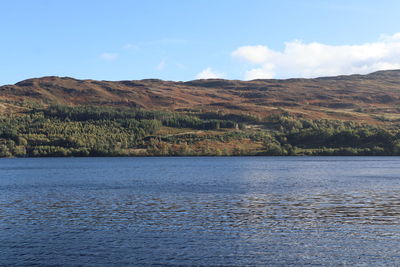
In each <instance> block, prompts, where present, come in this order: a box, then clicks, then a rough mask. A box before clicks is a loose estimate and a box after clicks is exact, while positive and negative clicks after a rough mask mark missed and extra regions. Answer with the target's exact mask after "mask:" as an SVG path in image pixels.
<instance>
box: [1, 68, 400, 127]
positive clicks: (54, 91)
mask: <svg viewBox="0 0 400 267" xmlns="http://www.w3.org/2000/svg"><path fill="white" fill-rule="evenodd" d="M24 101H25V102H26V101H30V102H38V103H42V104H62V105H71V106H74V105H94V106H102V105H106V106H123V107H131V108H141V109H146V110H168V111H181V110H202V111H212V112H227V113H247V114H254V115H259V116H267V115H269V114H271V113H277V112H278V113H282V112H288V113H292V114H295V115H300V116H304V117H308V118H313V119H316V118H327V119H342V120H354V121H361V122H367V123H372V124H379V123H382V122H383V121H384V120H383V119H382V117H385V116H386V117H387V119H388V120H389V121H390V120H397V119H400V114H399V110H398V109H399V105H400V70H385V71H377V72H373V73H370V74H366V75H360V74H353V75H340V76H330V77H319V78H307V79H303V78H291V79H257V80H251V81H241V80H225V79H200V80H192V81H186V82H184V81H177V82H175V81H164V80H159V79H143V80H122V81H105V80H92V79H84V80H80V79H75V78H71V77H58V76H45V77H41V78H31V79H26V80H23V81H20V82H17V83H15V84H13V85H3V86H0V102H1V103H3V105H6V106H7V104H9V103H20V102H24ZM11 107H12V105H9V106H8V108H11ZM4 110H5V109H4V108H3V111H4Z"/></svg>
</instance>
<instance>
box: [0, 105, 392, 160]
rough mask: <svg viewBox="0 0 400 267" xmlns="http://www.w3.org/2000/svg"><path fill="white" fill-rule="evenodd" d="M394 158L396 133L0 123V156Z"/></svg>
mask: <svg viewBox="0 0 400 267" xmlns="http://www.w3.org/2000/svg"><path fill="white" fill-rule="evenodd" d="M259 155H260V156H298V155H299V156H300V155H326V156H331V155H342V156H352V155H366V156H377V155H382V156H391V155H400V131H399V130H398V128H397V127H378V126H374V125H366V124H362V123H356V122H351V121H340V120H327V119H323V120H311V119H306V118H302V117H299V116H294V115H291V114H272V115H269V116H266V117H259V116H254V115H250V114H230V113H223V112H199V111H186V112H170V111H148V110H140V109H134V108H125V107H124V108H121V107H119V108H116V107H99V106H75V107H71V106H63V105H50V106H47V107H44V106H40V107H34V108H31V109H29V110H26V111H24V112H22V113H18V114H11V115H7V116H6V115H2V116H0V157H89V156H90V157H97V156H259Z"/></svg>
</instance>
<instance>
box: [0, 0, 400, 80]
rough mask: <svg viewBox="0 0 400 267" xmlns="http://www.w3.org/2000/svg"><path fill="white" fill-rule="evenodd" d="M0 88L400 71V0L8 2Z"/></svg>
mask: <svg viewBox="0 0 400 267" xmlns="http://www.w3.org/2000/svg"><path fill="white" fill-rule="evenodd" d="M0 9H1V11H2V12H1V16H0V34H1V35H0V36H1V37H0V64H1V65H0V84H13V83H16V82H18V81H21V80H24V79H28V78H34V77H42V76H63V77H65V76H69V77H74V78H78V79H97V80H137V79H147V78H157V79H163V80H175V81H187V80H193V79H201V78H225V79H240V80H251V79H261V78H299V77H304V78H309V77H318V76H331V75H339V74H352V73H361V74H364V73H369V72H373V71H376V70H383V69H397V68H399V69H400V16H399V10H400V1H398V0H396V1H390V0H380V1H376V0H346V1H345V0H275V1H274V0H140V1H139V0H107V1H105V0H4V1H0Z"/></svg>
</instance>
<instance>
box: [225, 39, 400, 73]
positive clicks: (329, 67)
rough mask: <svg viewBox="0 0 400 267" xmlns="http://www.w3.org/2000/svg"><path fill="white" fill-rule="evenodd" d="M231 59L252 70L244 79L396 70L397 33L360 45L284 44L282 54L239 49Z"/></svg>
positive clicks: (263, 48)
mask: <svg viewBox="0 0 400 267" xmlns="http://www.w3.org/2000/svg"><path fill="white" fill-rule="evenodd" d="M232 56H233V57H235V58H238V59H241V60H244V61H245V62H248V63H250V64H253V65H254V67H253V68H251V69H249V70H247V71H246V72H245V74H244V76H245V79H265V78H274V77H278V78H289V77H290V78H293V77H304V78H311V77H318V76H329V75H341V74H352V73H360V74H365V73H370V72H373V71H377V70H385V69H397V68H400V33H396V34H394V35H391V36H382V37H381V38H380V39H379V40H377V41H376V42H372V43H364V44H360V45H326V44H322V43H317V42H313V43H303V42H301V41H297V40H295V41H291V42H287V43H285V47H284V49H283V51H275V50H272V49H270V48H268V47H267V46H263V45H256V46H242V47H239V48H238V49H236V50H235V51H234V52H233V53H232Z"/></svg>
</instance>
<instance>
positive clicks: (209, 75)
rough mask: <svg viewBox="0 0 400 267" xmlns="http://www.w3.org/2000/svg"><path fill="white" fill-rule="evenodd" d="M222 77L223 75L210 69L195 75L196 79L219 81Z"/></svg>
mask: <svg viewBox="0 0 400 267" xmlns="http://www.w3.org/2000/svg"><path fill="white" fill-rule="evenodd" d="M223 76H224V75H223V74H221V73H218V72H215V71H214V70H212V69H211V68H206V69H204V70H202V71H201V72H199V73H198V74H197V75H196V79H220V78H223Z"/></svg>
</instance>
